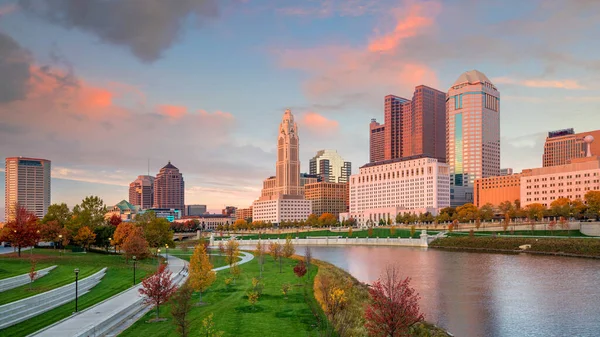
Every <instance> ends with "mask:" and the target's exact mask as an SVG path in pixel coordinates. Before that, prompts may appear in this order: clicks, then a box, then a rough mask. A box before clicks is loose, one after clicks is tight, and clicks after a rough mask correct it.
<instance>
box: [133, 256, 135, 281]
mask: <svg viewBox="0 0 600 337" xmlns="http://www.w3.org/2000/svg"><path fill="white" fill-rule="evenodd" d="M135 262H136V257H135V255H134V256H133V285H135Z"/></svg>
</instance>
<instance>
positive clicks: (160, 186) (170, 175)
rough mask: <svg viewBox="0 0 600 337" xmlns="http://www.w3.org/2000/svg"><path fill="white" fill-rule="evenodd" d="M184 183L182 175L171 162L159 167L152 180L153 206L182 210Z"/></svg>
mask: <svg viewBox="0 0 600 337" xmlns="http://www.w3.org/2000/svg"><path fill="white" fill-rule="evenodd" d="M184 205H185V184H184V182H183V175H182V174H181V173H180V172H179V169H178V168H177V167H175V166H173V164H171V162H169V163H168V164H167V165H165V166H164V167H163V168H161V169H160V172H158V174H157V175H156V179H155V180H154V205H153V208H162V209H176V210H179V211H180V212H183V211H184Z"/></svg>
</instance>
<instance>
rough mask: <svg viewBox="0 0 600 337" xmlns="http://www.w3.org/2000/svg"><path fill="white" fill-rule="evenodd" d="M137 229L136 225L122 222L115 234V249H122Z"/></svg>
mask: <svg viewBox="0 0 600 337" xmlns="http://www.w3.org/2000/svg"><path fill="white" fill-rule="evenodd" d="M135 229H136V225H135V224H133V223H131V222H121V223H120V224H119V225H118V226H117V229H116V230H115V234H113V239H112V242H111V243H112V245H113V246H115V249H117V248H118V247H122V246H123V244H125V241H126V240H127V237H128V236H129V234H131V233H133V232H134V231H135Z"/></svg>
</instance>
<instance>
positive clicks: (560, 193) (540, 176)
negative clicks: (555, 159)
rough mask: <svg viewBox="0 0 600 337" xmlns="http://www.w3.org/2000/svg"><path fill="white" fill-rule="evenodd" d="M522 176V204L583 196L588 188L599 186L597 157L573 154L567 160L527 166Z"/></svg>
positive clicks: (596, 189) (580, 197)
mask: <svg viewBox="0 0 600 337" xmlns="http://www.w3.org/2000/svg"><path fill="white" fill-rule="evenodd" d="M530 172H531V173H530V174H529V175H528V176H521V207H526V206H527V205H529V204H533V203H540V204H542V205H544V206H546V207H549V206H550V204H551V203H552V202H553V201H554V200H556V199H558V198H568V199H571V200H575V199H580V200H583V199H584V197H585V194H586V193H587V192H588V191H598V190H600V158H599V157H597V156H593V157H584V158H573V159H571V163H570V164H565V165H555V166H547V167H542V168H534V169H531V170H530Z"/></svg>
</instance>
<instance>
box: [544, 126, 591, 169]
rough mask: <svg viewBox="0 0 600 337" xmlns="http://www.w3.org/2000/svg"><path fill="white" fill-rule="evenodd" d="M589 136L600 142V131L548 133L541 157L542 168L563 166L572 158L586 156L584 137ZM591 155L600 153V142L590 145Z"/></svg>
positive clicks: (558, 131) (566, 130)
mask: <svg viewBox="0 0 600 337" xmlns="http://www.w3.org/2000/svg"><path fill="white" fill-rule="evenodd" d="M588 135H591V136H592V137H594V138H595V139H599V140H600V130H595V131H589V132H581V133H575V131H574V130H573V129H564V130H557V131H551V132H548V137H546V142H545V143H544V154H543V155H542V162H543V164H542V165H543V167H548V166H556V165H565V164H568V163H569V162H570V161H571V159H573V158H583V157H585V155H586V144H585V142H584V141H583V139H584V138H585V136H588ZM591 151H592V153H600V141H596V142H593V143H592V144H591Z"/></svg>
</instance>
